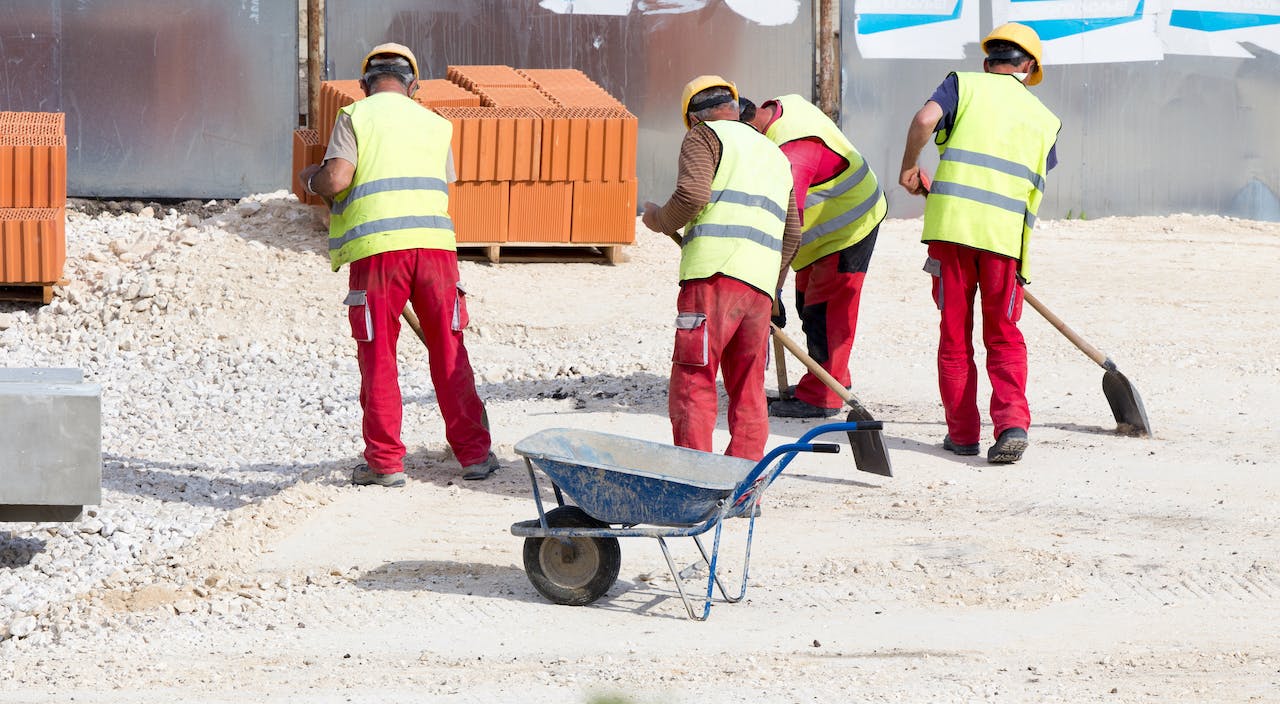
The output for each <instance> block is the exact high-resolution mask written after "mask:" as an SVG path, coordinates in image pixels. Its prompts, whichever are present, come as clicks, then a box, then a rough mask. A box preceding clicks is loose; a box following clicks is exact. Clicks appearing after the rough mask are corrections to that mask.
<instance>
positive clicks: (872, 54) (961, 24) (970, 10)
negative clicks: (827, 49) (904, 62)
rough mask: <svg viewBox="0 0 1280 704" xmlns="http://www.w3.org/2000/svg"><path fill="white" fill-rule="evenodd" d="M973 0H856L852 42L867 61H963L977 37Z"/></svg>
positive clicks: (976, 11)
mask: <svg viewBox="0 0 1280 704" xmlns="http://www.w3.org/2000/svg"><path fill="white" fill-rule="evenodd" d="M978 2H979V0H856V2H855V3H854V13H855V15H856V25H855V27H854V40H855V41H856V43H857V45H858V53H860V54H862V56H863V58H868V59H963V58H964V57H965V56H964V46H965V44H974V43H976V42H977V41H978V39H979V37H978Z"/></svg>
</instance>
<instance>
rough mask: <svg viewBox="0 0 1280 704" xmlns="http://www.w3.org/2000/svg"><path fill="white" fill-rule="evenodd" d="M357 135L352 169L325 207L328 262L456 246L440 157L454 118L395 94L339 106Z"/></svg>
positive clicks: (445, 151)
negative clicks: (347, 180)
mask: <svg viewBox="0 0 1280 704" xmlns="http://www.w3.org/2000/svg"><path fill="white" fill-rule="evenodd" d="M342 112H344V113H346V114H347V115H349V116H350V117H351V127H352V130H353V131H354V132H355V135H356V148H357V149H358V150H359V152H358V154H357V159H356V161H357V163H356V172H355V175H354V176H353V177H352V180H351V185H350V186H349V187H347V189H346V190H344V191H342V192H341V193H338V194H337V195H335V196H334V198H333V206H332V207H331V208H330V209H329V263H330V265H332V266H333V270H334V271H337V270H338V268H339V267H341V266H342V265H343V264H349V263H351V262H354V261H356V260H357V259H363V258H365V257H369V256H373V255H374V254H381V253H382V252H392V251H395V250H400V249H444V250H449V251H454V250H456V249H457V242H456V240H455V239H454V235H453V221H452V220H450V219H449V186H448V183H446V173H445V163H446V160H447V158H448V155H449V148H450V143H451V142H452V140H453V125H451V124H449V121H448V120H446V119H444V118H443V117H440V116H439V115H437V114H435V113H433V112H431V111H430V110H427V109H426V108H423V107H422V106H421V105H418V104H417V103H415V102H414V101H413V100H412V99H411V98H408V97H407V96H405V95H402V94H400V93H393V92H383V93H375V94H373V95H371V96H369V97H367V98H365V99H364V100H360V101H357V102H355V103H352V104H351V105H348V106H347V107H345V108H342Z"/></svg>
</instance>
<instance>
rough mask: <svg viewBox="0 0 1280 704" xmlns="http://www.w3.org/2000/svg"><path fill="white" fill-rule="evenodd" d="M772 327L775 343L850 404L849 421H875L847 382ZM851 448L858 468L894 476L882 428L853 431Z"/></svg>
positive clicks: (850, 437)
mask: <svg viewBox="0 0 1280 704" xmlns="http://www.w3.org/2000/svg"><path fill="white" fill-rule="evenodd" d="M769 330H770V332H772V333H773V339H774V342H781V343H782V346H783V347H785V348H787V351H788V352H790V353H791V354H793V355H795V357H796V359H798V360H800V362H801V363H803V364H804V366H805V367H806V368H807V369H808V370H809V371H810V372H812V373H813V375H814V376H816V377H818V379H820V380H821V381H822V383H824V384H826V385H827V387H828V388H830V389H831V390H832V391H834V392H835V393H836V395H837V396H839V397H840V398H841V399H843V400H844V402H845V403H846V404H847V405H848V406H849V416H848V417H847V418H845V420H847V421H849V422H850V423H853V422H867V421H874V420H875V419H874V418H872V416H871V412H870V411H868V410H867V408H866V406H863V405H862V402H860V401H858V398H857V397H856V396H854V395H853V392H851V391H849V390H848V389H846V388H845V387H844V384H841V383H840V382H838V381H836V378H835V377H833V376H831V374H830V373H828V372H827V370H826V369H823V368H822V365H821V364H818V363H817V362H816V361H814V359H813V357H810V356H809V354H808V353H807V352H805V351H804V350H803V349H802V348H801V347H800V345H797V344H796V343H795V341H794V340H792V339H791V338H790V337H787V334H786V333H784V332H782V330H781V329H779V328H778V326H777V325H774V324H773V323H769ZM849 449H851V450H852V451H853V462H854V464H855V465H857V467H858V470H859V471H862V472H869V473H871V474H879V475H880V476H883V477H892V476H893V464H892V463H891V462H890V461H889V448H888V447H886V446H885V444H884V434H883V433H882V432H880V430H878V429H877V430H852V431H849Z"/></svg>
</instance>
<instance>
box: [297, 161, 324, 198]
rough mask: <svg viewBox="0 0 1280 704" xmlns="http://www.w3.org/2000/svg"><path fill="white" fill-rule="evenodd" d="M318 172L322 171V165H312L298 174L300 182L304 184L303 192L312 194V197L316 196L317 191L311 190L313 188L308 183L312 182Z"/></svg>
mask: <svg viewBox="0 0 1280 704" xmlns="http://www.w3.org/2000/svg"><path fill="white" fill-rule="evenodd" d="M318 171H320V165H319V164H311V165H310V166H308V167H307V168H305V169H303V170H302V171H299V172H298V182H299V183H301V184H302V190H303V191H306V192H307V193H311V194H312V195H316V193H315V191H312V190H311V187H310V186H309V185H308V182H310V180H311V177H312V176H315V175H316V172H318Z"/></svg>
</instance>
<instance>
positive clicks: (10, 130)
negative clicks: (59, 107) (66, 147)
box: [0, 112, 67, 135]
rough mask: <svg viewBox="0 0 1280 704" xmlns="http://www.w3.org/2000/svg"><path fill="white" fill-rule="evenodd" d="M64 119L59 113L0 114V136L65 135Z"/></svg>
mask: <svg viewBox="0 0 1280 704" xmlns="http://www.w3.org/2000/svg"><path fill="white" fill-rule="evenodd" d="M66 131H67V129H66V117H65V116H64V115H63V114H62V113H60V112H0V135H17V134H46V135H60V134H61V135H65V134H66Z"/></svg>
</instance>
